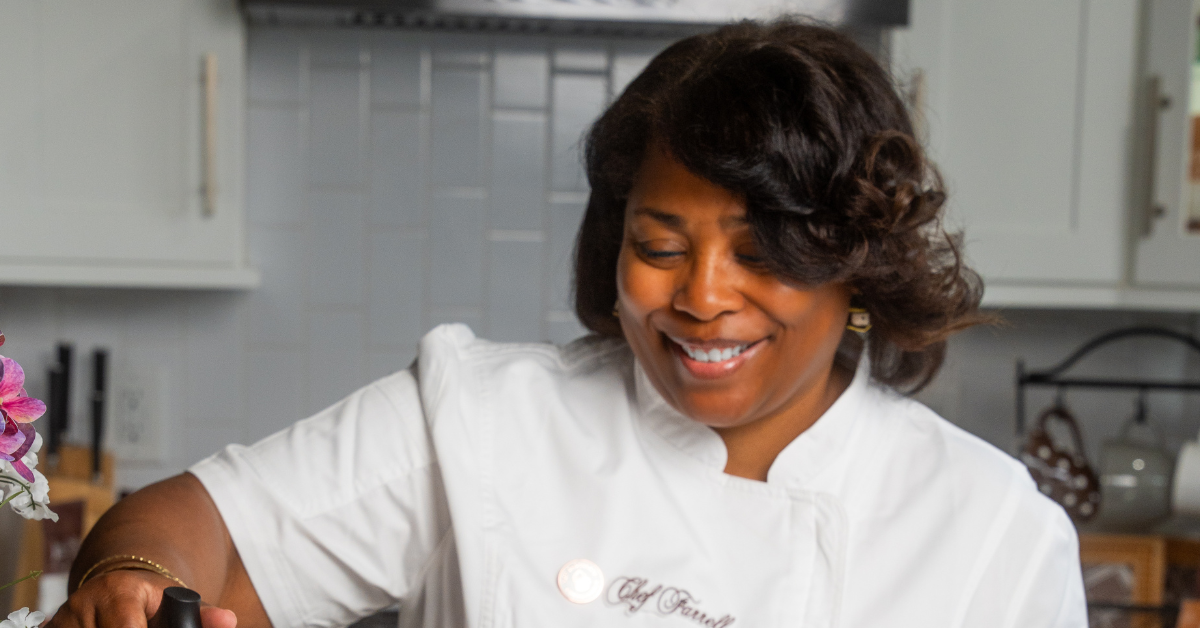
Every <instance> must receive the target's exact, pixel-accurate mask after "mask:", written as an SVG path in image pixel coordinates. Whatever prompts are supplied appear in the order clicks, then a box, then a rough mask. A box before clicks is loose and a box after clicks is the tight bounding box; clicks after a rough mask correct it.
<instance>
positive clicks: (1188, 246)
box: [1134, 0, 1200, 288]
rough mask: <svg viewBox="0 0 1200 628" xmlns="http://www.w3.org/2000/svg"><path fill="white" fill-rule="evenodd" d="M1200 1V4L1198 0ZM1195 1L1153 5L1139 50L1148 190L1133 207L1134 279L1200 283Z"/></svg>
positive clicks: (1160, 0) (1199, 76) (1199, 64)
mask: <svg viewBox="0 0 1200 628" xmlns="http://www.w3.org/2000/svg"><path fill="white" fill-rule="evenodd" d="M1198 6H1200V5H1198ZM1197 19H1198V15H1197V6H1193V4H1192V2H1190V1H1189V2H1184V1H1182V0H1153V1H1151V2H1148V5H1147V12H1146V15H1145V16H1144V22H1145V25H1146V28H1145V32H1146V38H1145V40H1144V47H1143V50H1142V51H1141V54H1142V56H1143V58H1144V60H1145V61H1144V63H1145V66H1146V71H1145V73H1144V79H1143V83H1142V85H1141V89H1142V98H1141V103H1142V104H1143V108H1144V109H1145V110H1146V112H1147V115H1146V120H1147V125H1146V128H1147V131H1148V133H1149V137H1150V138H1151V141H1150V142H1149V143H1148V144H1147V147H1148V148H1149V151H1148V153H1147V154H1149V155H1151V156H1152V158H1151V159H1147V160H1145V163H1146V169H1145V173H1146V174H1145V183H1146V188H1143V189H1144V190H1147V191H1146V193H1144V194H1143V195H1142V196H1141V198H1139V199H1138V200H1139V201H1140V202H1139V203H1138V204H1137V205H1136V206H1135V214H1134V215H1135V225H1134V228H1135V229H1136V232H1137V237H1138V242H1139V246H1138V247H1137V263H1136V266H1135V269H1136V279H1137V282H1138V283H1141V284H1151V285H1163V286H1188V287H1193V288H1194V287H1197V286H1200V124H1198V121H1200V48H1198V47H1197V37H1198V35H1200V30H1198V29H1197Z"/></svg>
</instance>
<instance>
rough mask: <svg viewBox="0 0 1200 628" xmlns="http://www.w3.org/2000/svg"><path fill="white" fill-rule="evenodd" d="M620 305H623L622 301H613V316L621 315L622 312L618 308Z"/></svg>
mask: <svg viewBox="0 0 1200 628" xmlns="http://www.w3.org/2000/svg"><path fill="white" fill-rule="evenodd" d="M618 305H621V302H620V301H617V302H616V303H613V311H612V315H613V316H617V317H619V316H621V312H619V311H618V310H617V306H618Z"/></svg>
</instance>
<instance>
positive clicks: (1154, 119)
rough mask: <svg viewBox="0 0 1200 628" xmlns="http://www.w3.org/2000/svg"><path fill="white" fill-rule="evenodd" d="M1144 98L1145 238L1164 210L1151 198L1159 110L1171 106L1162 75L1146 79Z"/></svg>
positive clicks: (1155, 174) (1142, 200)
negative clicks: (1163, 88)
mask: <svg viewBox="0 0 1200 628" xmlns="http://www.w3.org/2000/svg"><path fill="white" fill-rule="evenodd" d="M1145 98H1146V100H1145V103H1144V105H1143V106H1144V107H1145V111H1146V120H1147V124H1146V136H1145V139H1144V144H1143V146H1144V149H1145V151H1146V154H1145V155H1144V156H1143V158H1144V159H1145V162H1144V163H1145V164H1146V170H1145V180H1144V181H1143V186H1142V194H1141V198H1140V199H1139V206H1140V207H1141V213H1140V216H1141V219H1142V220H1141V222H1142V224H1141V233H1142V237H1144V238H1148V237H1150V234H1151V233H1152V232H1153V231H1154V222H1155V221H1156V220H1158V219H1159V218H1162V217H1163V216H1165V215H1166V213H1167V208H1166V207H1164V206H1163V205H1162V203H1159V202H1158V201H1157V199H1156V198H1155V196H1157V194H1156V190H1155V186H1156V184H1157V182H1158V124H1159V119H1160V118H1161V117H1162V111H1163V109H1166V108H1168V107H1170V106H1171V99H1170V98H1169V97H1167V96H1165V95H1164V94H1163V93H1162V77H1160V76H1158V75H1153V76H1150V77H1148V78H1147V79H1146V86H1145Z"/></svg>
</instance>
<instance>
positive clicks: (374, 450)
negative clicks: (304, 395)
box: [190, 371, 450, 626]
mask: <svg viewBox="0 0 1200 628" xmlns="http://www.w3.org/2000/svg"><path fill="white" fill-rule="evenodd" d="M190 472H191V473H192V474H194V475H195V476H196V477H197V478H199V479H200V481H201V483H203V484H204V487H205V488H206V489H207V490H208V492H209V494H210V495H211V496H212V498H213V501H214V502H215V503H216V505H217V508H218V509H219V510H220V513H221V517H222V518H223V519H224V521H225V524H226V526H227V527H228V528H229V532H230V534H231V535H232V537H233V542H234V544H235V546H236V547H237V550H238V553H239V554H240V555H241V558H242V562H243V563H244V564H245V566H246V570H247V572H248V573H249V575H250V579H251V582H253V584H254V588H255V590H256V591H257V593H258V596H259V598H260V599H261V600H262V603H263V606H264V607H265V608H266V611H267V615H268V616H269V617H270V619H271V623H272V624H273V625H275V626H335V625H339V626H340V625H346V624H349V623H351V622H352V621H354V620H355V619H357V618H360V617H363V616H365V615H369V614H371V613H373V612H375V611H377V610H379V609H382V608H386V607H389V606H392V605H394V604H396V603H397V602H400V601H403V600H404V599H405V598H406V596H408V595H410V594H413V593H414V592H416V591H419V589H420V588H421V587H420V580H421V578H422V577H423V574H424V572H425V570H426V568H427V566H428V564H429V563H430V561H432V560H433V559H434V557H435V551H436V549H437V547H438V545H439V543H440V542H441V541H442V539H443V537H445V536H446V535H447V533H448V532H449V530H450V521H449V520H450V517H449V514H448V511H447V508H446V498H445V494H444V491H443V488H442V482H441V478H440V474H439V470H438V466H437V461H436V459H435V456H434V453H433V449H432V445H431V441H430V437H429V433H428V429H427V427H426V422H425V420H424V415H423V412H422V410H421V404H420V398H419V394H418V390H417V384H416V380H415V379H414V377H413V374H412V373H411V372H410V371H401V372H399V373H397V374H395V375H392V376H390V377H387V378H384V379H382V380H380V381H378V382H376V383H374V384H372V385H370V386H368V387H366V388H363V389H362V390H359V391H358V392H356V393H354V394H353V395H351V396H349V397H347V398H346V399H345V400H343V401H341V402H340V403H338V404H336V405H334V406H332V407H330V408H329V409H327V410H325V411H323V412H321V413H319V414H317V415H316V416H313V417H311V418H309V419H306V420H304V421H300V422H299V423H296V424H295V425H293V426H292V427H290V428H288V429H286V430H283V431H282V432H279V433H277V434H274V435H272V436H270V437H268V438H266V439H265V440H263V441H261V442H259V443H257V444H255V445H252V446H250V447H243V446H240V445H232V446H230V447H228V448H226V449H225V450H224V451H222V452H221V453H218V454H216V455H214V456H212V457H210V458H208V459H206V460H203V461H201V462H199V463H197V464H196V465H195V466H193V467H192V468H191V469H190Z"/></svg>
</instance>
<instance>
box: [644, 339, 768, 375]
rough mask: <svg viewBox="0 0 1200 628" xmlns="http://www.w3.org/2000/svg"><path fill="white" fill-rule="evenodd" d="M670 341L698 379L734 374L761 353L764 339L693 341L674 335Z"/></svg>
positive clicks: (687, 367) (686, 366)
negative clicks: (759, 350)
mask: <svg viewBox="0 0 1200 628" xmlns="http://www.w3.org/2000/svg"><path fill="white" fill-rule="evenodd" d="M667 338H668V339H669V340H670V342H671V345H672V349H673V353H675V355H677V356H678V357H679V362H680V363H681V365H682V366H683V367H684V368H685V369H687V371H688V372H689V373H691V374H692V376H694V377H697V378H699V379H716V378H720V377H725V376H727V375H729V374H730V373H733V372H734V371H735V370H737V369H738V368H739V367H740V366H741V365H742V364H745V363H746V361H747V360H749V359H750V358H751V357H752V356H754V354H756V353H758V349H759V348H760V347H761V346H762V344H763V341H762V340H756V341H754V342H741V343H739V342H736V341H728V340H710V341H705V342H694V341H688V340H684V339H683V338H676V337H674V336H667Z"/></svg>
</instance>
